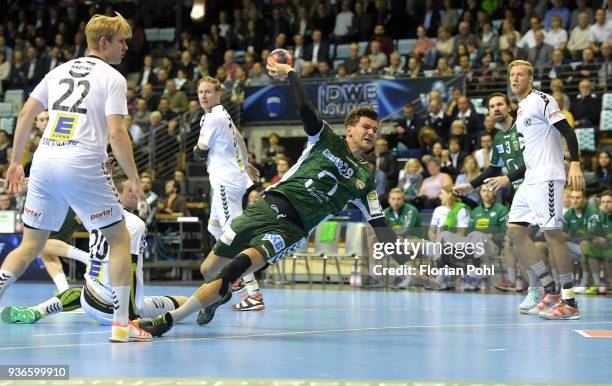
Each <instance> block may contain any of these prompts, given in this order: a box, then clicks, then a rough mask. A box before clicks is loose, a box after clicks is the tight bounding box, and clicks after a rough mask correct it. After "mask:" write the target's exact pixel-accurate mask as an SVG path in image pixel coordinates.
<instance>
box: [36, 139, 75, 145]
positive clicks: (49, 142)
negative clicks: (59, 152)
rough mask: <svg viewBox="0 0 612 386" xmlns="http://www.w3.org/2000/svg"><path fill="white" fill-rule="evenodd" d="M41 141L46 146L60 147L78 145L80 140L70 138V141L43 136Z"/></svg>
mask: <svg viewBox="0 0 612 386" xmlns="http://www.w3.org/2000/svg"><path fill="white" fill-rule="evenodd" d="M40 143H42V144H43V145H45V146H50V147H60V146H76V145H78V144H79V141H75V140H74V139H69V140H68V141H56V140H54V139H49V138H41V139H40Z"/></svg>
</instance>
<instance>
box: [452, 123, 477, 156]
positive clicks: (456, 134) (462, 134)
mask: <svg viewBox="0 0 612 386" xmlns="http://www.w3.org/2000/svg"><path fill="white" fill-rule="evenodd" d="M450 136H451V138H455V139H457V140H458V141H459V144H461V150H463V151H465V152H466V153H468V154H469V153H471V152H472V148H473V145H472V139H471V138H470V135H469V134H468V130H467V127H466V125H465V123H463V121H461V120H460V119H455V120H454V121H453V123H452V124H451V127H450Z"/></svg>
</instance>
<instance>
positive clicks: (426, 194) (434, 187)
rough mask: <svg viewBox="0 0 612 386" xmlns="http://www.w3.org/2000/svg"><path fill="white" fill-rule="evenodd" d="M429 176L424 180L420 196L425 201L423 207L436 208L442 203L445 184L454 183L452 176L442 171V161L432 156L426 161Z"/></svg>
mask: <svg viewBox="0 0 612 386" xmlns="http://www.w3.org/2000/svg"><path fill="white" fill-rule="evenodd" d="M426 166H427V172H428V173H429V177H427V178H425V179H424V180H423V183H422V184H421V189H419V196H420V198H421V200H422V201H423V205H422V209H434V208H435V207H437V206H438V205H440V199H439V197H438V196H439V195H440V192H441V191H442V187H443V186H447V185H452V183H453V180H452V179H451V177H450V176H449V175H448V174H446V173H442V172H441V171H440V161H438V160H437V159H435V158H431V159H429V160H428V161H427V163H426Z"/></svg>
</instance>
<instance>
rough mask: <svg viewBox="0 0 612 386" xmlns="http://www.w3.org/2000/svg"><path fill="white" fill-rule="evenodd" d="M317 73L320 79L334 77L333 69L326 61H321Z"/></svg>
mask: <svg viewBox="0 0 612 386" xmlns="http://www.w3.org/2000/svg"><path fill="white" fill-rule="evenodd" d="M317 75H318V76H319V78H322V79H330V78H333V77H334V71H333V70H332V68H331V66H330V65H329V62H328V61H326V60H325V61H321V62H319V64H318V67H317Z"/></svg>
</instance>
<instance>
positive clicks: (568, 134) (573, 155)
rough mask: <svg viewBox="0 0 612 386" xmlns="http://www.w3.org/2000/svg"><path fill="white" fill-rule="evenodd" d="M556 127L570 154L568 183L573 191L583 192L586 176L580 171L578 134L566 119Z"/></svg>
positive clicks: (556, 124)
mask: <svg viewBox="0 0 612 386" xmlns="http://www.w3.org/2000/svg"><path fill="white" fill-rule="evenodd" d="M554 126H555V127H556V128H557V130H559V132H560V133H561V135H562V136H563V138H565V142H566V143H567V149H568V150H569V153H570V169H569V172H568V175H567V182H568V184H569V186H570V187H572V188H573V189H578V190H583V189H584V176H583V175H582V170H580V150H579V148H578V138H576V132H575V131H574V129H573V128H572V127H571V126H570V124H569V123H568V122H567V120H566V119H563V120H561V121H559V122H557V123H555V124H554Z"/></svg>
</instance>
